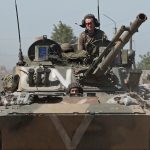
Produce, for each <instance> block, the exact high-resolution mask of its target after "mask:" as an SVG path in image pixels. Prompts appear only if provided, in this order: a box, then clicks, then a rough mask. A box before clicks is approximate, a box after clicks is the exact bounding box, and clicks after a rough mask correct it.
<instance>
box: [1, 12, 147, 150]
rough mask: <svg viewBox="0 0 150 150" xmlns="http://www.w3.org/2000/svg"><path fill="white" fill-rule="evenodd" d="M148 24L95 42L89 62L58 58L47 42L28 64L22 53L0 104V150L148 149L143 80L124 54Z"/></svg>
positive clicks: (37, 45) (34, 48) (73, 56)
mask: <svg viewBox="0 0 150 150" xmlns="http://www.w3.org/2000/svg"><path fill="white" fill-rule="evenodd" d="M146 19H147V17H146V15H145V14H139V15H138V16H137V18H136V19H135V21H134V22H133V23H132V24H131V26H130V27H125V26H122V27H121V28H120V30H118V32H117V33H116V35H115V36H114V38H113V39H112V41H108V40H100V41H99V45H100V47H99V52H100V53H99V56H98V57H95V58H93V57H92V56H89V55H88V54H87V55H80V57H77V53H78V52H76V51H75V52H70V51H67V52H63V51H62V47H61V46H60V45H59V44H58V43H56V42H55V41H53V40H50V39H47V37H46V36H43V38H42V39H40V40H37V41H35V42H34V43H33V44H32V45H31V46H30V47H29V49H28V58H27V59H25V60H24V59H23V56H22V53H21V52H20V57H19V62H18V63H17V64H16V67H15V68H14V71H13V75H12V76H11V81H12V82H11V84H10V83H9V85H8V84H7V83H5V82H4V92H3V95H2V96H1V104H2V105H3V106H0V111H1V112H0V116H1V117H0V149H30V150H31V149H43V150H44V149H46V150H48V149H53V150H55V149H57V150H58V149H66V150H75V149H77V150H79V149H80V150H81V149H82V150H83V149H141V150H142V149H149V148H150V141H149V139H150V118H149V114H150V111H149V103H148V100H147V101H146V100H144V99H142V98H141V97H140V96H139V95H138V94H137V93H138V83H139V79H140V75H141V73H142V72H141V71H140V70H137V69H136V67H135V66H134V55H135V52H134V51H132V50H128V51H125V50H123V47H124V45H125V44H126V43H127V42H128V41H129V39H130V38H131V36H132V35H133V34H134V33H135V32H137V31H138V28H139V26H140V25H141V24H142V23H143V22H144V21H145V20H146ZM89 44H91V47H92V46H93V44H92V43H89ZM93 48H95V47H93ZM66 53H68V54H66ZM67 55H69V57H65V56H67ZM4 81H5V79H4Z"/></svg>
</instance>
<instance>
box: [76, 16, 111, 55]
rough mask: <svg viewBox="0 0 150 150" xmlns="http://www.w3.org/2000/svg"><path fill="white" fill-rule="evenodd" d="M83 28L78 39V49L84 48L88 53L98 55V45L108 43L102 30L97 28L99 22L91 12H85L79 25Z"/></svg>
mask: <svg viewBox="0 0 150 150" xmlns="http://www.w3.org/2000/svg"><path fill="white" fill-rule="evenodd" d="M80 26H81V27H82V28H85V31H83V32H82V33H81V34H80V36H79V39H78V50H79V51H81V50H85V51H87V52H88V54H89V55H93V56H99V47H101V46H106V45H107V44H108V42H107V43H106V41H107V36H106V34H105V32H104V31H102V30H100V29H97V27H99V26H100V23H99V22H98V20H97V19H96V18H95V16H94V15H93V14H87V15H86V16H85V17H84V19H83V20H82V24H81V25H80Z"/></svg>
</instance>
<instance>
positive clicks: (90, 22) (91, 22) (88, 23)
mask: <svg viewBox="0 0 150 150" xmlns="http://www.w3.org/2000/svg"><path fill="white" fill-rule="evenodd" d="M85 26H86V29H87V30H88V31H90V32H93V31H94V28H95V24H94V20H93V18H86V19H85Z"/></svg>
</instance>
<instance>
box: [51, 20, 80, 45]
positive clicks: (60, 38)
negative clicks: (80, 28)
mask: <svg viewBox="0 0 150 150" xmlns="http://www.w3.org/2000/svg"><path fill="white" fill-rule="evenodd" d="M51 39H52V40H54V41H56V42H58V43H59V44H62V43H74V42H76V39H77V38H76V37H75V36H74V34H73V29H72V28H71V27H70V26H67V25H66V24H63V23H62V22H61V21H59V24H58V25H54V29H53V32H52V36H51Z"/></svg>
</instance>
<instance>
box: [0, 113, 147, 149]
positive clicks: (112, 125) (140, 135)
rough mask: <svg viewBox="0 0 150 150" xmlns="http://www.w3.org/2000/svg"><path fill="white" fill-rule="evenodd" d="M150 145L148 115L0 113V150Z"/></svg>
mask: <svg viewBox="0 0 150 150" xmlns="http://www.w3.org/2000/svg"><path fill="white" fill-rule="evenodd" d="M10 149H11V150H38V149H39V150H89V149H90V150H100V149H101V150H103V149H104V150H106V149H109V150H116V149H126V150H130V149H132V150H133V149H136V150H137V149H138V150H139V149H140V150H149V149H150V117H149V116H146V115H131V114H36V115H33V114H30V115H29V114H28V115H9V116H2V117H0V150H10Z"/></svg>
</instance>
